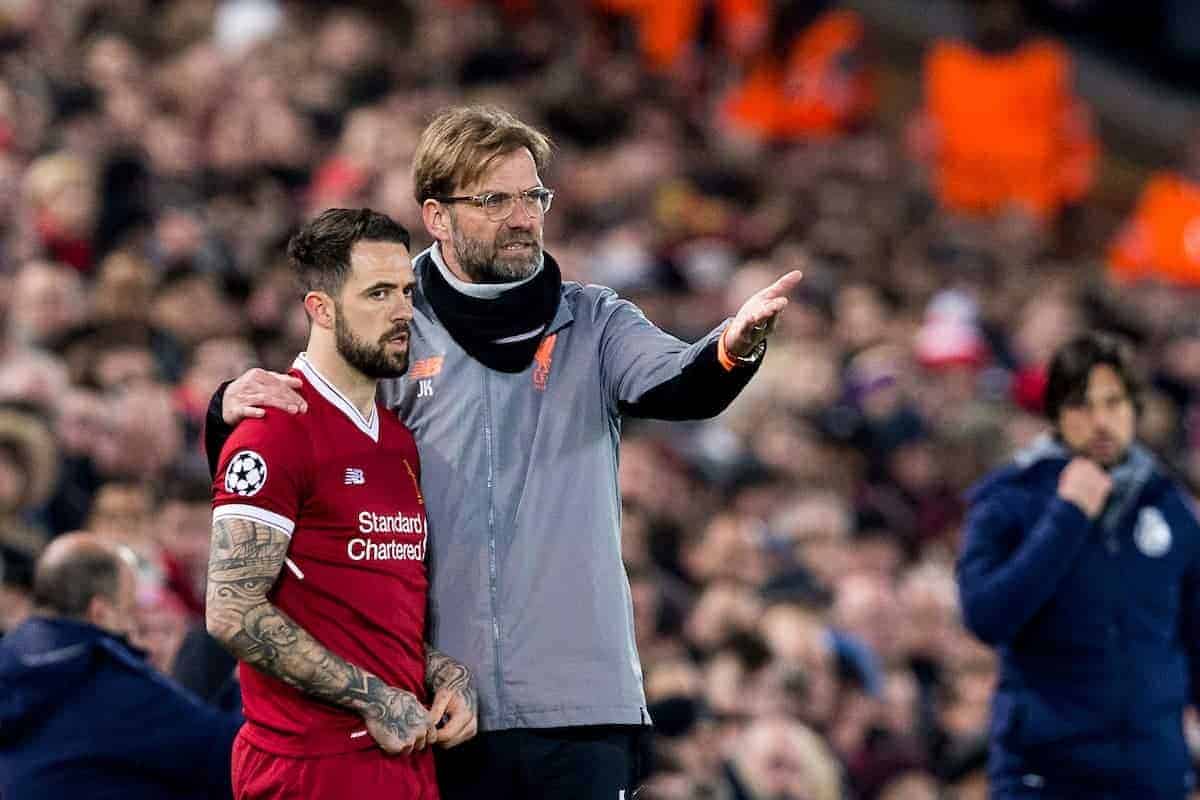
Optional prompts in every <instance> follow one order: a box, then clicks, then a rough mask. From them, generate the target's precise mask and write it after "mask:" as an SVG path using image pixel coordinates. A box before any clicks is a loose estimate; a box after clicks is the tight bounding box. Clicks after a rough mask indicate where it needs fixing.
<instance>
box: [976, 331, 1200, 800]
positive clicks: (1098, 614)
mask: <svg viewBox="0 0 1200 800" xmlns="http://www.w3.org/2000/svg"><path fill="white" fill-rule="evenodd" d="M1045 406H1046V411H1047V414H1048V415H1049V417H1050V419H1051V421H1052V422H1053V425H1054V433H1053V435H1052V436H1047V437H1045V438H1043V439H1041V440H1039V441H1037V442H1035V443H1034V444H1033V445H1031V446H1030V447H1029V448H1028V449H1027V450H1025V451H1024V452H1022V453H1020V454H1018V456H1017V458H1016V459H1015V461H1014V462H1013V463H1012V464H1010V465H1008V466H1006V467H1004V468H1002V469H1000V470H998V471H997V472H996V473H994V474H993V475H991V476H990V477H988V478H987V479H986V480H984V481H983V482H982V483H981V484H980V485H979V486H978V487H977V488H976V489H975V490H974V493H973V496H972V498H971V511H970V514H969V517H968V520H967V530H966V543H965V546H964V549H963V553H962V556H961V558H960V561H959V571H958V579H959V591H960V595H961V599H962V607H963V614H964V617H965V621H966V624H967V627H968V628H970V629H971V631H973V632H974V633H975V634H976V635H977V636H978V637H979V638H980V639H982V640H983V641H985V642H987V643H989V644H991V645H993V646H995V647H996V648H997V650H998V652H999V655H1000V662H1001V666H1000V680H999V685H998V687H997V690H996V695H995V698H994V701H993V707H992V730H991V739H992V746H991V756H990V760H989V774H990V779H991V784H992V793H993V794H992V796H993V797H996V798H1004V799H1006V800H1007V799H1011V798H1040V799H1041V800H1050V799H1051V798H1053V799H1054V800H1057V799H1058V798H1084V797H1086V798H1139V800H1152V799H1154V800H1157V798H1164V799H1165V798H1173V799H1174V798H1179V799H1180V800H1181V799H1182V798H1184V797H1185V796H1186V794H1187V788H1188V786H1189V785H1190V781H1191V769H1190V760H1189V757H1188V751H1187V746H1186V744H1185V742H1184V736H1183V722H1182V718H1183V711H1184V708H1185V706H1187V705H1188V703H1190V702H1192V701H1193V698H1194V697H1196V694H1197V693H1196V689H1197V684H1196V683H1195V678H1196V677H1200V670H1197V665H1198V664H1200V661H1197V653H1196V648H1197V644H1200V625H1198V622H1200V591H1198V585H1197V579H1198V578H1200V526H1198V525H1197V521H1196V517H1195V515H1194V513H1193V511H1192V509H1191V507H1190V504H1189V501H1188V499H1187V498H1186V497H1185V494H1184V492H1183V491H1182V490H1181V488H1180V487H1179V486H1178V485H1177V484H1176V483H1175V482H1173V481H1172V480H1171V479H1170V478H1169V477H1168V476H1167V475H1165V474H1164V473H1163V471H1162V470H1161V468H1160V467H1159V466H1158V465H1157V464H1156V463H1155V460H1154V458H1153V457H1152V456H1151V455H1150V454H1149V453H1148V452H1147V451H1146V450H1145V449H1144V448H1143V447H1141V446H1140V445H1138V444H1137V443H1135V442H1134V431H1135V424H1136V420H1137V408H1138V386H1137V381H1136V379H1135V378H1134V376H1133V373H1132V367H1131V357H1130V353H1129V350H1128V347H1127V346H1126V345H1125V344H1124V343H1123V342H1121V341H1120V340H1118V339H1115V338H1113V337H1111V336H1107V335H1104V334H1088V335H1085V336H1083V337H1080V338H1079V339H1076V340H1074V341H1072V342H1070V343H1068V344H1067V345H1065V346H1064V347H1063V348H1062V349H1061V350H1060V351H1059V352H1058V353H1057V354H1056V355H1055V357H1054V360H1053V361H1052V363H1051V366H1050V373H1049V378H1048V382H1047V388H1046V402H1045Z"/></svg>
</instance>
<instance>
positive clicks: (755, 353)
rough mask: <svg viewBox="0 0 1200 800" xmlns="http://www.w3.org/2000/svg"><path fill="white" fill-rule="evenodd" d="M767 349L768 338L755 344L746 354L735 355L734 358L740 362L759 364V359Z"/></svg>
mask: <svg viewBox="0 0 1200 800" xmlns="http://www.w3.org/2000/svg"><path fill="white" fill-rule="evenodd" d="M766 351H767V340H766V339H763V340H762V341H761V342H759V343H758V344H756V345H754V347H753V349H751V350H750V352H749V353H747V354H746V355H744V356H733V360H734V361H736V362H737V363H739V364H757V363H758V361H759V359H761V358H762V356H763V353H765V352H766Z"/></svg>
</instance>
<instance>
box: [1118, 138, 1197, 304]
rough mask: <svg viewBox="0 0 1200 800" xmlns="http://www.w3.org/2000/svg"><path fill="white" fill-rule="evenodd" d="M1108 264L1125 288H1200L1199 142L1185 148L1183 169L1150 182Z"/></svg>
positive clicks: (1159, 174)
mask: <svg viewBox="0 0 1200 800" xmlns="http://www.w3.org/2000/svg"><path fill="white" fill-rule="evenodd" d="M1108 264H1109V269H1110V270H1111V274H1112V275H1113V276H1114V277H1115V278H1116V279H1117V280H1120V281H1123V282H1136V281H1139V280H1161V281H1166V282H1168V283H1172V284H1176V285H1179V286H1189V287H1194V286H1196V285H1200V140H1197V141H1195V142H1193V143H1192V144H1191V145H1190V146H1189V147H1188V150H1187V157H1186V159H1185V163H1184V164H1183V166H1182V168H1181V169H1179V170H1173V171H1164V172H1158V173H1155V174H1154V175H1152V176H1151V177H1150V180H1149V181H1148V182H1147V183H1146V187H1145V188H1144V189H1143V190H1142V193H1141V196H1140V197H1139V198H1138V201H1137V206H1136V207H1135V208H1134V210H1133V213H1132V214H1131V215H1130V217H1129V219H1128V220H1126V222H1125V224H1124V225H1123V226H1122V228H1121V230H1120V231H1119V232H1118V233H1117V236H1116V238H1115V239H1114V240H1113V242H1112V246H1111V247H1110V249H1109V253H1108Z"/></svg>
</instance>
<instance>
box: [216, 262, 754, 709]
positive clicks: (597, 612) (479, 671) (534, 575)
mask: <svg viewBox="0 0 1200 800" xmlns="http://www.w3.org/2000/svg"><path fill="white" fill-rule="evenodd" d="M414 268H415V270H416V272H417V274H418V276H419V275H421V274H422V271H423V270H425V269H436V266H435V265H434V264H432V263H431V259H430V256H429V253H428V251H426V252H425V253H423V254H421V255H420V256H418V257H417V259H416V260H415V263H414ZM420 286H421V281H420V279H418V281H417V288H416V290H415V296H414V310H415V318H414V319H413V322H412V325H411V336H410V342H409V371H408V374H407V375H405V376H404V377H403V378H398V379H393V380H385V381H383V382H382V383H381V391H382V394H383V400H384V402H385V403H386V404H387V406H388V407H389V408H391V409H394V410H395V411H396V412H397V413H398V414H399V416H400V419H401V421H403V422H404V423H405V424H406V425H407V426H408V427H409V428H411V429H412V431H413V434H414V435H415V437H416V441H417V447H418V450H419V451H420V456H421V488H422V491H423V493H424V495H425V508H426V514H427V515H428V518H429V525H430V535H429V548H430V549H429V558H430V573H431V587H430V639H429V640H430V643H431V644H432V645H433V646H434V647H436V648H437V649H439V650H441V651H442V652H444V653H446V654H447V655H449V656H451V657H453V658H455V659H458V660H459V661H461V662H462V663H464V664H466V665H467V666H468V667H469V668H470V669H471V672H472V674H473V677H474V680H475V682H476V685H477V686H478V691H479V723H480V729H481V730H484V731H488V730H502V729H507V728H524V727H533V728H546V727H560V726H569V725H597V724H645V723H648V722H649V721H650V720H649V715H648V714H647V712H646V699H645V694H644V692H643V691H642V672H641V667H640V664H639V661H638V653H637V647H636V644H635V640H634V631H633V610H632V605H631V601H630V592H629V582H628V579H627V578H626V576H625V570H624V566H623V564H622V561H621V537H620V532H621V499H620V493H619V490H618V486H617V448H618V443H619V439H620V432H621V416H622V415H623V414H630V415H635V416H647V417H655V418H660V419H698V418H704V417H710V416H714V415H715V414H718V413H720V412H721V411H722V410H723V409H724V408H725V407H726V406H727V405H728V404H729V403H730V402H731V401H732V400H733V398H734V397H736V396H737V393H738V392H739V391H741V389H742V388H743V387H744V386H745V385H746V383H747V382H748V381H749V380H750V377H751V376H752V375H753V373H754V371H755V367H754V366H747V367H741V366H739V367H736V368H734V369H733V370H728V371H727V370H725V369H724V368H723V367H722V366H721V365H720V364H719V362H718V360H717V354H716V351H717V338H718V337H719V335H720V333H721V332H722V331H723V330H724V325H721V326H720V327H718V328H717V329H716V330H714V331H712V332H711V333H710V334H708V335H707V336H706V337H704V338H703V339H701V340H700V341H698V342H696V343H695V344H692V345H688V344H686V343H684V342H682V341H680V340H679V339H677V338H675V337H673V336H671V335H669V334H667V333H665V332H663V331H662V330H660V329H659V328H657V327H655V326H654V325H653V324H651V323H650V322H649V321H648V320H647V319H646V317H645V316H644V315H643V314H642V313H641V311H639V310H638V309H637V307H636V306H634V305H633V304H631V303H629V302H627V301H624V300H621V299H619V298H618V297H617V295H616V294H615V293H614V292H613V291H612V290H610V289H606V288H603V287H599V286H582V285H580V284H577V283H571V282H564V284H563V287H562V300H561V302H560V304H559V307H558V311H557V313H556V315H555V317H554V320H553V321H552V323H551V324H550V326H549V327H548V328H547V330H546V331H545V333H544V338H543V341H542V346H541V349H540V350H539V353H538V356H537V357H536V358H535V359H534V362H533V363H532V364H531V365H530V366H529V367H528V368H526V369H525V370H524V371H522V372H519V373H504V372H499V371H495V370H491V369H488V368H487V367H485V366H483V365H482V364H481V363H479V362H478V361H476V360H475V359H473V358H471V357H470V356H469V355H467V353H466V352H464V350H463V349H462V348H461V347H459V345H458V344H457V343H456V342H455V341H454V339H453V338H452V337H451V336H450V334H449V332H448V331H447V330H446V329H445V328H444V327H443V326H442V325H441V324H440V323H439V322H438V320H437V319H436V317H435V316H434V313H433V310H432V308H431V307H430V304H429V301H428V300H427V299H426V298H425V296H424V295H423V294H422V292H421V290H420ZM216 414H217V418H216V420H213V417H212V414H211V413H210V417H209V425H210V427H213V426H216V427H218V428H219V427H220V426H221V422H220V416H219V415H220V405H219V402H218V403H216ZM210 434H211V431H210ZM211 438H212V437H211V435H210V436H209V439H210V441H211ZM209 449H210V452H211V449H212V446H211V444H210V446H209ZM217 449H218V450H219V446H218V447H217Z"/></svg>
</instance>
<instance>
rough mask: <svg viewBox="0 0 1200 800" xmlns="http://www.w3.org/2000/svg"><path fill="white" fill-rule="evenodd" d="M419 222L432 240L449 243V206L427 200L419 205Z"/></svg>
mask: <svg viewBox="0 0 1200 800" xmlns="http://www.w3.org/2000/svg"><path fill="white" fill-rule="evenodd" d="M421 221H422V222H424V223H425V230H427V231H429V235H430V236H432V237H433V238H434V239H436V240H438V241H439V242H448V241H450V223H451V220H450V206H448V205H445V204H444V203H439V202H438V201H437V200H433V199H427V200H426V201H425V202H424V203H422V204H421Z"/></svg>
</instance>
